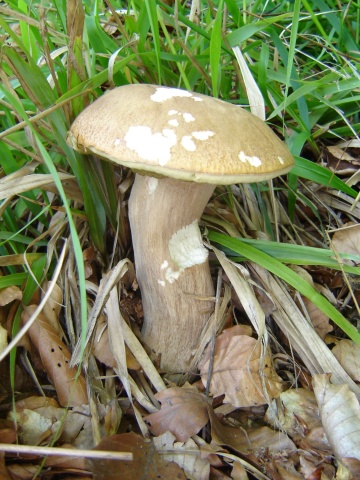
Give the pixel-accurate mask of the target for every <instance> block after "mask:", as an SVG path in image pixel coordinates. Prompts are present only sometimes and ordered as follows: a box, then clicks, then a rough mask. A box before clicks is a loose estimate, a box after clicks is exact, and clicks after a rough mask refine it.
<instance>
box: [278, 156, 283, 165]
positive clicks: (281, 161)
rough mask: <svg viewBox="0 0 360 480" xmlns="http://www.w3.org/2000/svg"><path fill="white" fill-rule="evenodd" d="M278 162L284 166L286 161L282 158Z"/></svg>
mask: <svg viewBox="0 0 360 480" xmlns="http://www.w3.org/2000/svg"><path fill="white" fill-rule="evenodd" d="M278 160H279V162H280V163H281V165H284V159H283V158H282V157H278Z"/></svg>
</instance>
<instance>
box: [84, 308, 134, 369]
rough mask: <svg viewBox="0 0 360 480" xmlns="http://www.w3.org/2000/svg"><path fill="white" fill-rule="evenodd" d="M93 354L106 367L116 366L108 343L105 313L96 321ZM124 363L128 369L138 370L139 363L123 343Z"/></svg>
mask: <svg viewBox="0 0 360 480" xmlns="http://www.w3.org/2000/svg"><path fill="white" fill-rule="evenodd" d="M93 354H94V356H95V357H96V358H97V359H98V360H99V362H101V363H104V364H105V365H107V366H108V367H112V368H116V367H117V364H116V360H115V358H114V355H113V353H112V351H111V348H110V343H109V329H108V327H107V321H106V317H105V315H100V316H99V318H98V321H97V323H96V329H95V334H94V343H93ZM125 354H126V365H127V368H128V369H130V370H140V369H141V365H140V363H139V362H138V361H137V360H136V358H135V357H134V355H133V354H132V353H131V352H130V350H129V349H128V348H127V347H126V345H125Z"/></svg>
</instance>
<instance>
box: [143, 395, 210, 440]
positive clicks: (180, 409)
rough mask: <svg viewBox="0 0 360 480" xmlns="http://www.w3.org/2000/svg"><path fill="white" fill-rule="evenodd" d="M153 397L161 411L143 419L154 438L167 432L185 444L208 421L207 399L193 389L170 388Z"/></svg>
mask: <svg viewBox="0 0 360 480" xmlns="http://www.w3.org/2000/svg"><path fill="white" fill-rule="evenodd" d="M155 397H156V399H157V400H158V401H159V402H160V403H161V410H159V411H158V412H155V413H151V414H150V415H147V416H146V417H145V421H146V423H148V424H149V428H150V431H151V432H152V433H153V434H154V435H155V436H158V435H161V434H163V433H165V432H167V431H169V432H171V433H172V434H174V435H175V438H176V439H177V440H178V441H181V442H186V440H188V439H189V438H190V437H191V436H192V435H195V434H196V433H198V431H199V430H201V428H202V427H203V426H204V425H206V423H207V422H208V420H209V417H208V413H207V399H206V397H205V395H203V394H201V393H199V392H198V391H197V390H196V389H194V388H187V387H182V388H180V387H172V388H168V389H166V390H163V391H161V392H158V393H157V394H156V395H155Z"/></svg>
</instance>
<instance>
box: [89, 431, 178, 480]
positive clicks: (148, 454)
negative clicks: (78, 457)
mask: <svg viewBox="0 0 360 480" xmlns="http://www.w3.org/2000/svg"><path fill="white" fill-rule="evenodd" d="M95 450H105V451H111V452H131V453H132V454H133V460H132V461H131V462H129V461H119V460H99V459H89V460H88V465H89V467H90V470H91V471H92V473H93V475H94V480H109V479H110V480H111V479H113V480H119V478H121V480H135V479H146V480H161V479H163V480H169V479H172V480H186V476H185V474H184V472H183V471H182V470H181V468H180V467H179V466H178V465H177V464H176V463H174V462H166V461H164V460H163V459H162V458H161V456H160V455H159V454H158V453H157V451H156V448H155V445H154V444H153V442H152V441H151V440H145V439H143V438H141V437H140V436H139V435H136V434H135V433H133V432H132V433H123V434H120V435H113V436H112V437H107V438H104V439H103V440H102V441H101V442H100V443H99V445H98V446H97V447H96V448H95ZM119 472H121V477H119Z"/></svg>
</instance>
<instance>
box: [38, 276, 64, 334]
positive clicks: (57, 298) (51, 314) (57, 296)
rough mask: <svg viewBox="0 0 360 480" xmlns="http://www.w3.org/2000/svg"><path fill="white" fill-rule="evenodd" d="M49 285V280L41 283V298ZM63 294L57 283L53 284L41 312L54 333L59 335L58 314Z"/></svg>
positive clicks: (60, 330) (60, 331) (60, 329)
mask: <svg viewBox="0 0 360 480" xmlns="http://www.w3.org/2000/svg"><path fill="white" fill-rule="evenodd" d="M49 286H50V282H45V283H44V285H43V292H42V295H41V297H42V298H43V297H44V295H45V293H46V291H47V289H48V288H49ZM62 302H63V294H62V290H61V288H60V287H59V285H57V284H55V285H54V286H53V289H52V292H51V294H50V297H49V298H48V301H47V302H46V303H45V305H44V308H43V311H42V313H43V314H44V315H45V316H46V318H47V319H48V321H49V323H50V324H51V326H52V327H53V329H54V331H55V332H56V334H57V335H58V336H59V337H61V335H62V328H61V325H60V322H59V315H60V311H61V308H62Z"/></svg>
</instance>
